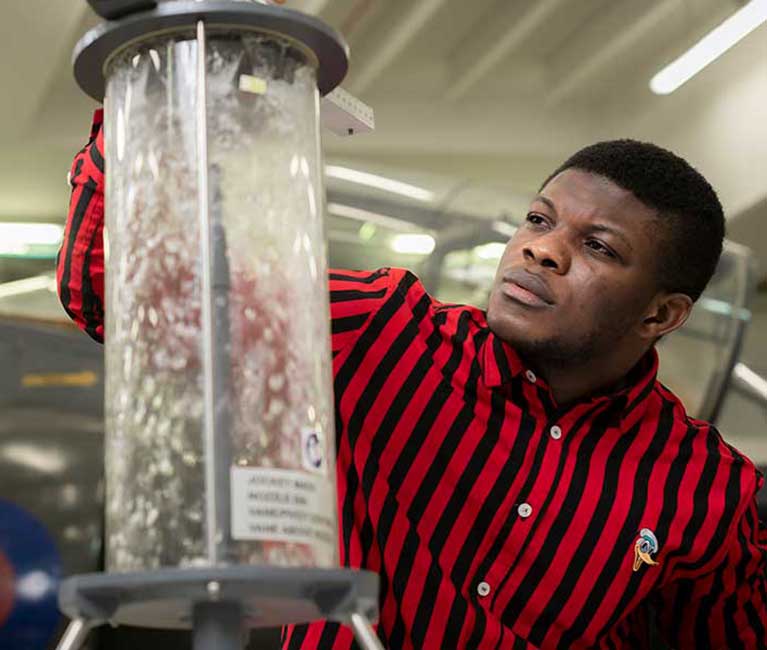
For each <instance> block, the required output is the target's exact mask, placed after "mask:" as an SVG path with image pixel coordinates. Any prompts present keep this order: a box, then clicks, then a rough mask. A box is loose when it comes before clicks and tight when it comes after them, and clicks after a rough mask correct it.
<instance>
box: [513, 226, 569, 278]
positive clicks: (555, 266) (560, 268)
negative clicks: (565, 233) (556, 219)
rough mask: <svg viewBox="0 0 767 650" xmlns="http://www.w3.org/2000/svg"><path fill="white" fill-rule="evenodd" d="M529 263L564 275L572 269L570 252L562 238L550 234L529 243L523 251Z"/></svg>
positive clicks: (553, 233)
mask: <svg viewBox="0 0 767 650" xmlns="http://www.w3.org/2000/svg"><path fill="white" fill-rule="evenodd" d="M522 254H523V255H524V257H525V260H526V261H527V262H530V263H533V264H539V265H540V266H542V267H544V268H547V269H550V270H552V271H554V272H555V273H559V274H560V275H564V274H565V273H567V271H568V269H569V268H570V252H569V251H568V249H567V245H566V243H565V242H563V241H562V240H561V236H559V235H558V233H555V232H548V233H546V234H545V235H540V236H538V237H536V238H535V239H533V240H532V241H529V242H528V243H527V245H526V246H525V247H524V248H523V249H522Z"/></svg>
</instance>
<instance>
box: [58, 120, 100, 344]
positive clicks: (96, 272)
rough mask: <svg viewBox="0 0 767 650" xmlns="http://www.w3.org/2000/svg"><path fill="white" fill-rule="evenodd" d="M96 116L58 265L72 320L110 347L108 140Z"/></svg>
mask: <svg viewBox="0 0 767 650" xmlns="http://www.w3.org/2000/svg"><path fill="white" fill-rule="evenodd" d="M102 119H103V112H102V111H101V110H98V111H96V113H95V114H94V116H93V126H92V128H91V137H90V140H89V142H88V144H87V145H86V146H85V148H83V149H82V150H81V151H80V152H79V153H78V154H77V156H75V159H74V161H73V162H72V169H71V173H70V184H71V186H72V194H71V196H70V199H69V213H68V215H67V223H66V228H65V230H64V240H63V242H62V244H61V250H60V251H59V254H58V258H57V260H56V280H57V285H58V291H59V298H60V299H61V304H62V305H63V306H64V309H65V310H66V311H67V313H68V314H69V315H70V317H71V318H72V320H74V321H75V323H77V325H78V326H79V327H80V328H81V329H82V330H83V331H85V332H86V333H87V334H88V335H89V336H90V337H91V338H93V339H95V340H96V341H98V342H100V343H103V341H104V243H103V231H104V155H103V154H104V135H103V130H102V128H101V125H102Z"/></svg>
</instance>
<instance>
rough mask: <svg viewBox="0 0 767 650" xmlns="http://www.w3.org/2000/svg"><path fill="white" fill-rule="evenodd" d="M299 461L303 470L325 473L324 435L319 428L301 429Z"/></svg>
mask: <svg viewBox="0 0 767 650" xmlns="http://www.w3.org/2000/svg"><path fill="white" fill-rule="evenodd" d="M301 463H302V465H303V467H304V469H305V470H308V471H309V472H314V473H317V474H322V475H323V476H324V475H325V473H326V472H325V465H326V464H325V437H324V436H323V435H322V431H320V430H319V429H312V428H310V427H306V428H304V429H302V430H301Z"/></svg>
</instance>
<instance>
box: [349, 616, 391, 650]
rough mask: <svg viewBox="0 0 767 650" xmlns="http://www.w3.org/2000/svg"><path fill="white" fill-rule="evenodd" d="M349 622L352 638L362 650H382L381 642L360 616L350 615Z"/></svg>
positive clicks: (370, 626)
mask: <svg viewBox="0 0 767 650" xmlns="http://www.w3.org/2000/svg"><path fill="white" fill-rule="evenodd" d="M349 622H350V624H351V627H352V630H354V636H355V637H356V638H357V643H359V644H360V645H361V646H362V647H363V648H364V650H384V647H383V645H382V644H381V640H380V639H379V638H378V635H377V634H376V632H375V630H374V629H373V625H372V624H371V623H370V621H369V620H368V619H367V617H365V616H363V615H362V614H352V615H351V617H350V619H349Z"/></svg>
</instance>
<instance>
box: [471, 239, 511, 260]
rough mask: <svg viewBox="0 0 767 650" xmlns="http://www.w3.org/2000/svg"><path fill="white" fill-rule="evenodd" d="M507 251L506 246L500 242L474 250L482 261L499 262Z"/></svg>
mask: <svg viewBox="0 0 767 650" xmlns="http://www.w3.org/2000/svg"><path fill="white" fill-rule="evenodd" d="M505 250H506V244H501V243H500V242H490V243H489V244H482V245H481V246H476V247H475V248H474V252H475V253H476V255H477V257H478V258H479V259H481V260H499V259H501V256H502V255H503V252H504V251H505Z"/></svg>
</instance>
